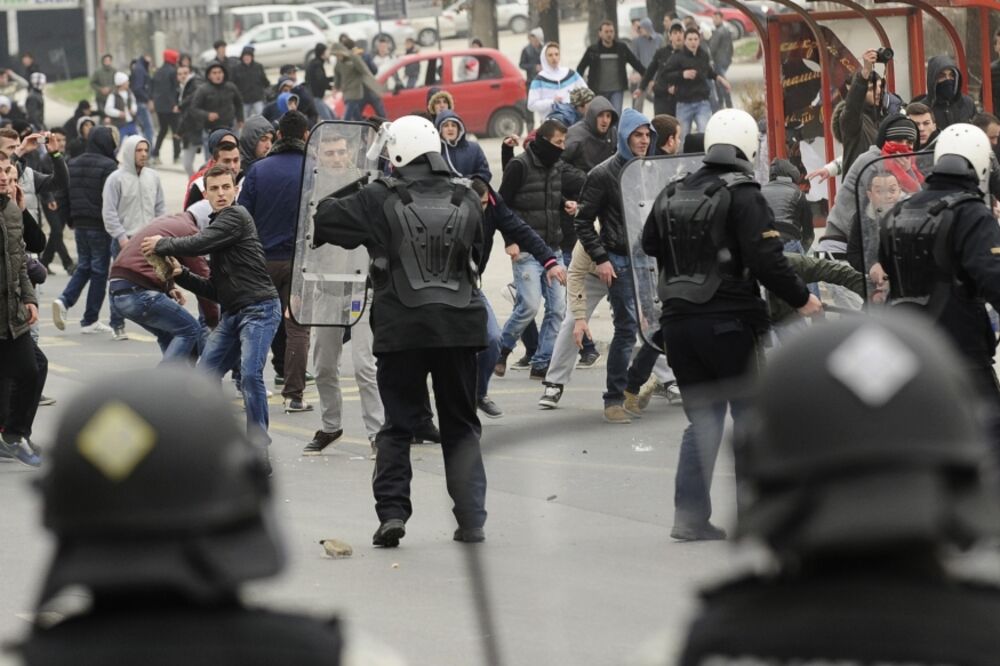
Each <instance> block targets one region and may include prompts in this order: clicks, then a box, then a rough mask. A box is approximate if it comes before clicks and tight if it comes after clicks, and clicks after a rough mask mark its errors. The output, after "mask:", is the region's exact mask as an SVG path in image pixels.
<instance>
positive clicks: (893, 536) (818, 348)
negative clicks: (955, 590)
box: [736, 312, 1000, 556]
mask: <svg viewBox="0 0 1000 666" xmlns="http://www.w3.org/2000/svg"><path fill="white" fill-rule="evenodd" d="M981 407H982V403H981V401H980V400H979V398H978V396H977V394H976V393H975V391H974V389H973V387H972V384H971V380H970V378H969V377H968V376H967V372H966V371H965V370H964V364H963V363H962V361H961V359H960V358H959V357H958V355H957V353H956V352H954V351H953V350H952V348H951V344H950V343H949V342H948V341H947V340H946V339H945V338H944V337H943V336H942V335H941V334H939V333H938V332H936V331H935V330H934V329H933V328H932V327H931V325H930V324H929V323H928V322H926V321H925V320H924V319H923V318H920V317H918V316H917V315H914V314H906V313H901V312H894V313H892V314H891V316H888V317H882V316H878V317H863V316H855V317H845V318H843V319H841V320H839V321H834V322H830V323H825V324H823V325H821V326H815V327H812V328H811V330H810V331H809V332H807V333H804V334H803V335H802V336H800V337H799V338H797V339H796V340H794V341H793V342H792V343H790V344H789V345H787V346H785V347H783V348H782V349H781V350H779V351H778V352H777V353H776V354H775V356H774V358H773V361H770V362H769V367H768V368H767V370H766V371H765V372H764V374H763V377H762V379H761V382H760V384H759V386H758V390H757V393H756V396H755V398H754V402H753V406H752V410H751V415H750V417H749V418H748V419H746V420H745V422H744V423H745V426H746V427H745V428H744V429H743V431H742V432H741V433H740V438H739V440H738V442H737V447H736V448H737V456H738V460H739V461H740V463H742V470H743V476H744V481H745V485H744V487H742V488H741V496H742V498H743V501H744V505H743V510H742V511H741V514H740V519H739V525H738V533H739V534H740V535H741V536H744V537H745V536H753V537H758V538H760V539H762V540H764V541H766V542H767V543H768V544H769V545H770V546H771V547H772V548H773V549H774V550H775V551H776V552H777V553H778V554H779V555H781V554H786V555H788V554H791V555H799V556H807V555H821V554H823V553H830V552H854V553H858V554H861V553H865V552H879V551H882V550H883V549H885V548H888V547H893V546H898V545H901V544H907V543H914V544H915V543H924V544H954V545H958V546H968V545H970V544H971V543H972V542H973V541H975V540H977V539H978V538H981V537H984V536H988V535H992V534H996V533H998V531H1000V513H998V504H997V498H996V494H995V488H996V482H995V478H994V465H993V464H992V463H993V460H992V457H991V455H990V452H989V449H988V446H987V444H986V442H987V435H986V432H985V429H984V422H983V420H982V416H983V413H982V411H981Z"/></svg>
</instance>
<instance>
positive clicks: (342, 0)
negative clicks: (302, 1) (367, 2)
mask: <svg viewBox="0 0 1000 666" xmlns="http://www.w3.org/2000/svg"><path fill="white" fill-rule="evenodd" d="M308 5H309V6H310V7H315V8H316V9H318V10H319V11H320V12H321V13H323V14H324V15H326V14H329V13H330V12H332V11H334V10H336V9H350V8H351V7H353V6H354V3H351V2H347V1H346V0H321V2H310V3H308Z"/></svg>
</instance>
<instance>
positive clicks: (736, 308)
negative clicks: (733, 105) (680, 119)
mask: <svg viewBox="0 0 1000 666" xmlns="http://www.w3.org/2000/svg"><path fill="white" fill-rule="evenodd" d="M758 145H759V141H758V130H757V123H756V121H754V119H753V117H751V116H750V114H748V113H746V112H745V111H740V110H737V109H726V110H723V111H719V112H718V113H716V114H715V115H713V116H712V117H711V119H710V120H709V122H708V123H707V126H706V128H705V148H706V155H705V158H704V160H703V166H702V167H701V168H700V169H699V170H697V171H695V172H694V173H692V174H689V175H688V176H687V177H685V178H684V179H683V180H681V181H678V182H675V183H672V184H670V185H668V186H667V187H666V188H665V189H664V190H663V192H661V193H660V195H659V196H658V197H657V199H656V201H655V202H654V204H653V212H652V214H651V215H650V216H649V219H648V220H647V222H646V226H645V228H644V230H643V239H642V244H643V249H644V250H645V252H646V254H648V255H649V256H651V257H656V259H657V261H658V264H659V268H660V276H659V284H658V292H659V296H660V300H661V301H662V302H663V314H662V318H661V325H662V329H663V337H664V344H665V347H666V352H667V361H668V363H669V364H670V367H671V368H672V369H673V371H674V374H675V375H676V377H677V385H678V387H679V388H680V391H681V393H682V394H683V395H684V413H685V415H686V416H687V418H688V422H689V425H688V427H687V428H686V429H685V431H684V435H683V438H682V440H681V452H680V460H679V462H678V466H677V477H676V485H675V490H674V504H675V513H674V526H673V529H672V531H671V536H672V537H673V538H675V539H680V540H684V541H697V540H710V539H724V538H725V536H726V533H725V531H724V530H722V529H720V528H718V527H716V526H715V525H712V524H711V523H710V522H709V518H710V517H711V514H712V502H711V498H710V496H709V489H710V487H711V480H712V470H713V468H714V466H715V459H716V456H717V454H718V449H719V444H720V443H721V441H722V432H723V422H724V420H725V416H726V408H727V404H728V405H729V406H730V407H731V408H732V415H733V420H734V422H735V423H736V426H737V427H739V424H740V423H739V422H740V418H741V416H742V412H743V404H742V403H741V402H740V401H739V400H729V399H728V396H727V395H726V394H725V393H726V390H727V389H726V388H725V387H724V385H725V384H727V383H732V382H733V381H735V380H738V379H739V378H740V377H741V376H743V375H744V374H745V373H748V372H752V371H753V370H754V367H755V366H756V364H757V363H758V339H759V337H760V335H761V334H762V333H764V332H765V331H766V330H767V328H768V325H769V322H768V314H767V306H766V304H765V303H764V301H763V299H761V297H760V287H759V286H758V284H757V281H758V280H759V281H760V282H762V283H763V284H764V286H765V287H767V289H768V290H770V291H771V292H772V293H774V294H776V295H777V296H778V297H780V298H781V299H783V300H785V301H787V302H788V303H789V305H791V306H792V307H794V308H797V309H798V311H799V314H801V315H803V316H809V315H812V314H815V313H817V312H819V311H820V310H821V308H822V306H821V305H820V302H819V300H818V299H817V298H816V297H815V296H812V295H810V294H809V291H808V289H806V285H805V283H803V282H802V280H800V279H799V278H798V276H797V275H796V274H795V272H794V271H793V270H792V269H791V267H790V266H789V265H788V261H787V260H786V259H785V257H784V254H783V253H782V243H781V238H780V234H779V232H778V231H777V230H775V228H774V218H773V216H772V214H771V212H770V210H769V209H768V205H767V201H765V199H764V197H763V196H762V195H761V193H760V187H759V185H758V184H757V183H756V182H755V181H754V180H753V177H752V173H753V167H752V166H751V164H752V162H753V160H754V158H755V157H756V155H757V147H758Z"/></svg>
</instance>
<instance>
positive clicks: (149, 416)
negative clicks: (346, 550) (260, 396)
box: [0, 368, 344, 666]
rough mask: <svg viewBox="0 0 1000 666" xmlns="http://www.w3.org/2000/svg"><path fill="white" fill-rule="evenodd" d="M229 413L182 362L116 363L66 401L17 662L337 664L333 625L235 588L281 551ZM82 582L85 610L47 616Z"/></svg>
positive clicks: (268, 570) (253, 463) (264, 479)
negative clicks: (46, 554) (36, 586)
mask: <svg viewBox="0 0 1000 666" xmlns="http://www.w3.org/2000/svg"><path fill="white" fill-rule="evenodd" d="M231 412H232V408H231V406H230V405H229V404H228V402H227V400H226V399H225V398H224V397H223V396H222V393H221V392H220V390H219V387H218V384H217V383H216V384H215V385H213V384H212V383H211V382H210V381H209V380H208V379H206V378H204V377H202V376H201V375H200V374H198V373H195V372H194V371H193V370H190V369H178V368H161V369H159V370H157V372H156V374H155V376H154V375H150V374H149V373H148V372H142V373H133V374H115V375H114V376H113V377H111V378H108V379H104V380H100V381H98V382H97V383H96V384H95V385H93V386H90V387H89V388H88V389H87V391H86V392H83V393H81V394H80V395H79V396H77V398H76V399H75V400H73V401H72V402H71V403H70V404H69V405H68V406H67V407H66V411H65V412H64V415H63V418H62V421H61V423H60V425H59V427H58V432H57V435H56V442H55V445H54V447H53V450H52V452H51V455H50V457H49V461H50V465H49V467H48V470H47V473H46V475H45V477H44V479H43V481H42V482H41V484H40V487H41V493H42V499H43V505H44V509H43V519H44V523H45V526H46V527H47V528H48V529H49V530H51V532H52V533H53V534H54V535H55V537H56V550H55V556H54V559H53V561H52V564H51V566H50V567H49V571H48V574H47V576H46V578H45V581H44V584H43V586H42V593H41V599H40V601H39V606H38V612H37V614H36V622H35V625H34V626H33V627H32V630H31V633H30V635H29V636H28V637H27V638H26V639H25V640H24V641H23V642H22V643H20V644H19V645H16V646H14V647H13V648H12V653H13V654H12V656H13V657H14V662H15V663H23V664H29V665H31V664H44V665H45V666H60V665H62V664H73V665H74V666H90V665H98V664H137V663H142V664H153V665H155V664H164V665H166V664H170V665H174V664H190V665H203V666H223V665H225V664H241V665H244V664H259V665H261V666H263V665H264V664H291V663H302V664H305V663H329V664H339V663H340V660H341V653H342V647H343V642H344V641H343V637H342V635H341V631H340V629H339V627H338V625H337V623H336V622H320V621H317V620H313V619H310V618H307V617H302V616H296V615H289V614H282V613H275V612H271V611H267V610H263V609H251V608H248V607H247V606H245V605H244V604H243V603H242V602H241V601H240V599H239V588H240V586H241V585H242V584H243V583H244V582H245V581H249V580H255V579H259V578H265V577H269V576H272V575H274V574H276V573H278V572H279V571H280V570H281V569H282V568H283V566H284V563H285V557H284V554H283V550H282V547H281V544H280V543H279V541H278V538H277V535H276V534H275V531H274V521H273V518H272V514H271V500H270V482H269V480H268V476H267V471H266V469H265V464H264V460H263V458H262V457H261V455H260V453H259V451H258V450H257V449H256V448H255V447H254V446H253V445H251V443H250V441H249V440H248V438H247V435H246V433H245V431H244V429H242V428H240V427H239V425H238V424H237V422H236V420H235V419H234V418H233V417H231V416H228V415H229V414H230V413H231ZM80 588H83V589H84V590H85V592H86V597H87V601H88V603H87V604H86V608H85V609H84V610H81V611H79V612H78V613H70V614H69V615H68V617H65V619H62V620H61V621H58V622H57V623H55V624H50V623H48V621H47V618H50V617H51V614H48V613H46V611H48V610H57V611H60V612H61V613H62V614H65V612H66V611H65V609H66V608H67V606H66V604H65V603H61V602H62V601H71V602H76V604H75V605H76V606H79V605H80V604H79V599H80V594H79V590H80ZM70 592H72V594H69V593H70ZM68 594H69V596H67V595H68ZM0 661H3V660H2V658H0Z"/></svg>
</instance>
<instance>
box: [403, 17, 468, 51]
mask: <svg viewBox="0 0 1000 666" xmlns="http://www.w3.org/2000/svg"><path fill="white" fill-rule="evenodd" d="M410 25H411V26H412V27H413V30H414V31H415V32H416V33H417V41H418V42H419V43H420V45H421V46H434V45H435V44H437V42H438V32H439V31H440V33H441V35H440V36H441V39H451V38H452V37H457V36H458V29H457V28H456V27H455V16H454V15H453V14H449V13H448V12H442V13H441V14H440V15H438V16H437V17H434V16H424V17H420V18H411V19H410Z"/></svg>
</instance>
